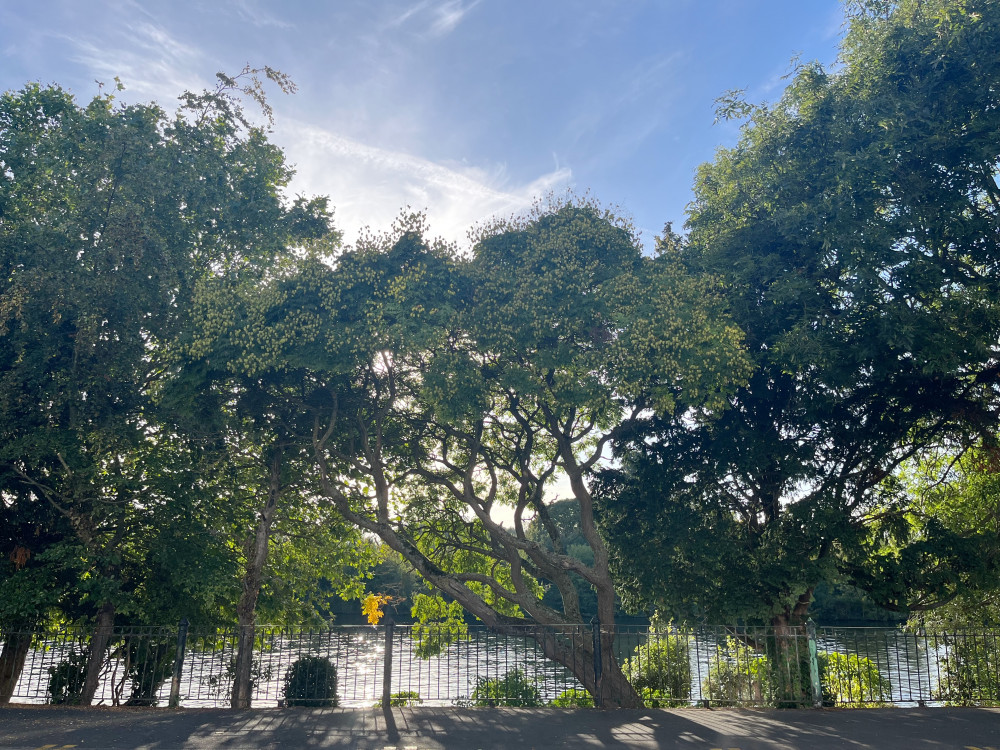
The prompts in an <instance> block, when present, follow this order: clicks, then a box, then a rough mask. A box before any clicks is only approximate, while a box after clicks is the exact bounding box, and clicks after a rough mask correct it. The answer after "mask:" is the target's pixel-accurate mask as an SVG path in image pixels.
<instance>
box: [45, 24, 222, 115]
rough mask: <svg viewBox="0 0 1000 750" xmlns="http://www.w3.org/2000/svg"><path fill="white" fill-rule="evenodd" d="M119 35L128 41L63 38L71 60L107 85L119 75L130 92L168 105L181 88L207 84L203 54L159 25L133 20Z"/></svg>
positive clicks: (195, 88) (186, 89)
mask: <svg viewBox="0 0 1000 750" xmlns="http://www.w3.org/2000/svg"><path fill="white" fill-rule="evenodd" d="M121 37H124V38H127V39H128V44H117V43H108V42H107V41H106V40H102V42H101V45H100V46H98V44H97V43H96V42H94V41H91V40H90V39H85V38H77V37H71V36H64V37H63V38H64V39H65V40H66V41H67V42H69V43H70V45H71V46H72V47H73V49H74V52H73V53H72V54H71V55H70V59H71V60H72V61H73V62H74V63H77V64H79V65H81V66H83V67H85V68H86V69H87V70H90V71H93V73H94V74H95V75H96V76H98V78H99V79H100V80H103V81H104V82H105V83H108V84H110V82H111V80H112V79H114V77H115V76H118V77H119V78H121V80H122V83H124V84H125V88H126V91H128V92H129V94H130V95H138V96H139V97H140V98H143V99H154V100H156V101H159V102H160V103H161V104H164V105H167V106H169V105H168V104H167V103H168V102H170V101H172V100H174V99H176V97H177V96H178V94H180V93H181V92H182V91H198V90H200V89H202V88H205V87H206V85H208V84H207V83H206V81H205V79H204V77H203V76H202V75H201V73H202V72H204V71H205V69H206V64H207V62H206V58H205V56H204V54H202V52H201V51H199V50H198V49H196V48H194V47H191V46H189V45H186V44H183V43H182V42H180V41H178V40H177V39H175V38H173V37H172V36H171V35H170V34H168V33H167V32H166V31H165V30H164V29H163V28H162V27H161V26H159V25H157V24H155V23H153V22H151V21H136V22H133V23H129V24H127V25H126V26H125V28H124V30H123V33H122V34H121ZM113 41H114V42H119V41H120V39H116V40H113Z"/></svg>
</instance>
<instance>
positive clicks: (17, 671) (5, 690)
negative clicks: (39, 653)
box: [0, 628, 32, 706]
mask: <svg viewBox="0 0 1000 750" xmlns="http://www.w3.org/2000/svg"><path fill="white" fill-rule="evenodd" d="M31 636H32V633H31V631H30V630H29V629H27V628H25V629H24V630H9V631H8V632H7V634H6V636H5V637H4V642H3V650H2V651H0V706H5V705H7V704H8V703H10V699H11V697H12V696H13V695H14V688H15V687H17V681H18V679H20V677H21V672H22V671H23V670H24V662H25V660H26V659H27V658H28V651H29V650H30V648H31Z"/></svg>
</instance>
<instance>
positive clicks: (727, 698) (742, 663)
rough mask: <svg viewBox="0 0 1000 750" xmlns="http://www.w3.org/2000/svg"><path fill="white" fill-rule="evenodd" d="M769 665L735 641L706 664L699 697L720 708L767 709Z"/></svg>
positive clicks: (769, 700) (729, 643) (749, 649)
mask: <svg viewBox="0 0 1000 750" xmlns="http://www.w3.org/2000/svg"><path fill="white" fill-rule="evenodd" d="M769 670H770V667H769V661H768V658H767V656H765V655H764V654H761V653H758V652H755V651H754V650H753V649H751V648H750V647H749V646H747V645H745V644H744V643H742V642H740V641H739V640H737V639H735V638H727V639H726V646H725V648H724V649H720V651H719V652H718V653H716V654H714V655H713V656H712V658H711V660H710V661H709V665H708V675H707V676H706V677H705V680H704V681H703V683H702V686H701V689H702V694H703V695H707V696H708V698H709V700H711V701H712V702H713V703H722V704H724V705H733V704H745V703H749V704H755V705H769V704H770V702H771V700H772V694H771V680H770V675H769Z"/></svg>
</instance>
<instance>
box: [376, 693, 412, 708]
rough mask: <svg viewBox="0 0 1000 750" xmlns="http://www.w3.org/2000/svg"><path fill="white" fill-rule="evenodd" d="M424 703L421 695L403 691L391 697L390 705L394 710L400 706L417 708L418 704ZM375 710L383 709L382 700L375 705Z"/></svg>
mask: <svg viewBox="0 0 1000 750" xmlns="http://www.w3.org/2000/svg"><path fill="white" fill-rule="evenodd" d="M423 702H424V699H423V698H421V697H420V693H418V692H416V691H413V690H403V691H402V692H399V693H393V694H392V695H390V696H389V705H390V706H392V707H394V708H396V707H400V706H416V705H417V704H420V703H423ZM375 708H382V699H381V698H380V699H379V700H378V702H377V703H376V704H375Z"/></svg>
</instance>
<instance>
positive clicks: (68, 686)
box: [47, 649, 87, 706]
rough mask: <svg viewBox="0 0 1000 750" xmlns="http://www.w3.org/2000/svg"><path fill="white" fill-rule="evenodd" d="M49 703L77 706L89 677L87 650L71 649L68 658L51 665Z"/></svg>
mask: <svg viewBox="0 0 1000 750" xmlns="http://www.w3.org/2000/svg"><path fill="white" fill-rule="evenodd" d="M48 671H49V684H48V688H47V692H48V694H49V703H52V704H58V705H70V706H75V705H77V704H78V703H79V702H80V695H81V693H82V692H83V682H84V680H85V679H86V677H87V652H86V651H76V650H75V649H71V650H70V652H69V653H68V654H67V655H66V658H65V659H63V660H62V661H60V662H59V663H58V664H56V665H55V666H54V667H49V668H48Z"/></svg>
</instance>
